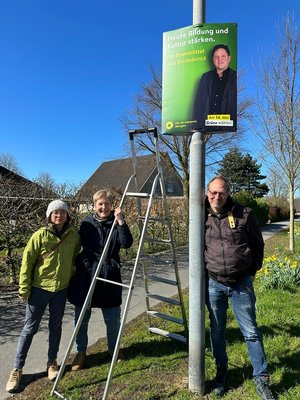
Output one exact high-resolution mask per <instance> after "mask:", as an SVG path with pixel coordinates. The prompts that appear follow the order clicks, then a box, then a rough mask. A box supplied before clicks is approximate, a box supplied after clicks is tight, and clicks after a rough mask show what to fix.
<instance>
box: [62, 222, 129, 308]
mask: <svg viewBox="0 0 300 400" xmlns="http://www.w3.org/2000/svg"><path fill="white" fill-rule="evenodd" d="M113 222H114V215H113V214H111V217H110V218H109V219H108V220H107V221H105V222H99V220H97V218H95V217H94V216H93V215H89V216H87V217H86V218H85V219H84V220H83V221H82V223H81V225H80V229H79V233H80V237H81V244H82V251H81V253H80V254H79V255H78V257H77V260H76V273H75V276H74V277H73V279H72V280H71V283H70V290H69V296H68V299H69V301H70V302H71V303H72V304H75V305H77V306H82V305H83V303H84V301H85V298H86V296H87V292H88V289H89V287H90V285H91V282H92V279H93V276H94V274H95V272H96V269H97V267H98V263H99V260H100V257H101V254H102V252H103V249H104V246H105V243H106V240H107V237H108V235H109V232H110V229H111V228H112V225H113ZM113 229H114V231H113V234H112V238H111V243H110V246H109V250H108V253H107V260H106V263H105V264H104V265H103V268H106V270H107V268H109V271H108V275H106V276H105V278H106V279H109V280H112V281H116V282H122V280H121V271H120V255H119V251H120V249H121V248H129V247H130V246H131V245H132V243H133V239H132V235H131V232H130V230H129V227H128V225H127V224H126V223H124V224H123V225H119V224H116V225H115V226H114V227H113ZM98 276H100V275H98ZM121 303H122V287H121V286H119V285H113V284H110V283H107V282H103V281H97V283H96V286H95V290H94V293H93V297H92V303H91V306H92V307H116V306H118V305H120V304H121Z"/></svg>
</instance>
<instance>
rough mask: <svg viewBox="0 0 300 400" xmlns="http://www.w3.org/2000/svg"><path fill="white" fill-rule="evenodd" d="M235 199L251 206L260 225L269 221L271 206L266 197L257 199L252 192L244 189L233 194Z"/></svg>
mask: <svg viewBox="0 0 300 400" xmlns="http://www.w3.org/2000/svg"><path fill="white" fill-rule="evenodd" d="M232 197H233V200H234V201H236V202H238V203H240V204H243V205H244V206H246V207H250V208H251V209H252V211H253V213H254V214H255V215H256V217H257V219H258V221H259V223H260V225H264V224H265V223H266V222H268V219H269V217H268V214H269V206H268V204H267V203H266V201H265V200H264V199H261V198H259V199H256V198H255V197H254V196H253V195H252V194H251V193H249V192H246V191H245V190H242V191H240V192H238V193H236V194H235V195H233V196H232Z"/></svg>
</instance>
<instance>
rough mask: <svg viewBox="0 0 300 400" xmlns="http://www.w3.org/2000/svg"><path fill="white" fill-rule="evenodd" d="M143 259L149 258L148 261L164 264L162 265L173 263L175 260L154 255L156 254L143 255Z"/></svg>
mask: <svg viewBox="0 0 300 400" xmlns="http://www.w3.org/2000/svg"><path fill="white" fill-rule="evenodd" d="M142 259H143V260H149V261H153V262H154V263H156V264H164V265H172V264H175V262H174V261H173V260H165V259H163V258H161V257H156V256H148V255H143V256H142Z"/></svg>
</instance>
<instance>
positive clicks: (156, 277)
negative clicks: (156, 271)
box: [146, 274, 177, 286]
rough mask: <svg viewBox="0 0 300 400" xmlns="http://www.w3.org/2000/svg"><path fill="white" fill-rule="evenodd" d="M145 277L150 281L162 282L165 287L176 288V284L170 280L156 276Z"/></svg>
mask: <svg viewBox="0 0 300 400" xmlns="http://www.w3.org/2000/svg"><path fill="white" fill-rule="evenodd" d="M146 276H147V278H148V279H150V280H151V281H155V282H162V283H166V284H167V285H173V286H177V282H176V281H173V280H172V279H167V278H162V277H161V276H157V275H148V274H147V275H146Z"/></svg>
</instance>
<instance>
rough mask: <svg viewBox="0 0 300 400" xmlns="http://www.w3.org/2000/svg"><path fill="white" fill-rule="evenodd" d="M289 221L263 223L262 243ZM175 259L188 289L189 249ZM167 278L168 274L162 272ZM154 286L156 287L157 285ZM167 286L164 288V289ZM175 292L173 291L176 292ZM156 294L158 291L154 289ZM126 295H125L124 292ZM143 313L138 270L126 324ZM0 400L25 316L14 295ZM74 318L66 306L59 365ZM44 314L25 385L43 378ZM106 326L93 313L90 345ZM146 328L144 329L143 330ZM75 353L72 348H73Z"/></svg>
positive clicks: (2, 323) (0, 306)
mask: <svg viewBox="0 0 300 400" xmlns="http://www.w3.org/2000/svg"><path fill="white" fill-rule="evenodd" d="M288 226H289V221H281V222H278V223H272V224H266V225H265V226H264V227H263V228H262V232H263V237H264V240H267V239H268V238H269V237H271V236H272V235H274V234H275V233H277V232H279V231H281V230H283V229H287V228H288ZM176 255H177V259H178V267H179V273H180V280H181V285H182V289H184V288H187V287H188V279H189V276H188V275H189V274H188V246H183V247H180V248H178V249H177V250H176ZM122 274H124V275H125V279H126V275H127V277H128V274H129V275H130V270H129V268H127V267H126V266H124V267H123V271H122ZM165 276H166V277H168V272H167V271H166V272H165ZM155 285H159V283H156V284H155ZM165 287H166V285H164V288H165ZM175 290H176V289H175ZM157 291H158V290H157ZM124 293H125V295H126V292H125V291H124ZM175 294H176V292H174V288H173V287H170V289H169V290H168V293H167V292H166V291H165V292H164V295H165V296H168V297H171V296H173V295H175ZM145 311H146V306H145V293H144V286H143V279H142V274H141V271H139V272H138V274H137V276H136V281H135V287H134V290H133V294H132V298H131V304H130V310H129V313H128V317H127V322H129V321H130V320H132V319H133V318H135V317H137V316H138V315H140V314H142V313H143V312H145ZM0 315H1V319H0V365H1V370H0V400H4V399H8V398H11V395H10V394H9V393H7V392H6V391H5V385H6V381H7V379H8V375H9V372H10V370H11V369H12V368H13V361H14V357H15V352H16V347H17V342H18V338H19V334H20V332H21V329H22V327H23V319H24V315H25V305H24V304H22V303H20V302H19V301H18V299H17V295H15V296H13V297H11V298H10V299H8V300H6V301H3V300H1V299H0ZM73 315H74V307H73V306H72V305H71V304H69V303H68V305H67V307H66V312H65V316H64V323H63V333H62V339H61V344H60V352H59V355H58V363H61V361H62V359H63V357H64V354H65V351H66V349H67V346H68V344H69V342H70V339H71V335H72V332H73V328H74V325H73ZM47 321H48V319H47V314H46V315H45V316H44V318H43V320H42V322H41V326H40V329H39V332H38V333H37V334H36V335H35V337H34V339H33V342H32V345H31V348H30V350H29V353H28V357H27V360H26V365H25V367H24V369H23V373H24V375H23V376H24V379H23V380H24V381H25V382H26V383H29V382H31V381H32V380H35V379H37V378H38V377H41V376H45V369H46V362H47V347H48V346H47V336H48V326H47ZM104 326H105V324H104V322H103V319H102V314H101V310H95V309H94V310H93V312H92V317H91V320H90V323H89V344H90V345H91V344H93V343H95V342H96V341H97V340H98V339H99V338H100V337H104V336H105V328H104ZM145 329H146V327H145ZM73 351H74V352H75V349H73Z"/></svg>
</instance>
